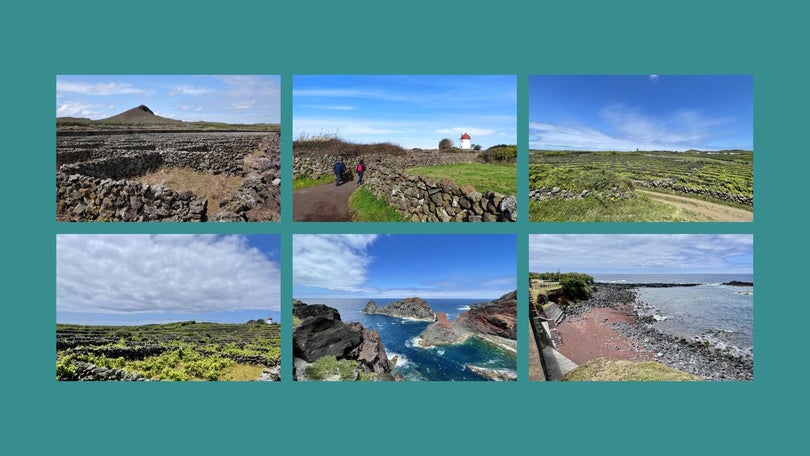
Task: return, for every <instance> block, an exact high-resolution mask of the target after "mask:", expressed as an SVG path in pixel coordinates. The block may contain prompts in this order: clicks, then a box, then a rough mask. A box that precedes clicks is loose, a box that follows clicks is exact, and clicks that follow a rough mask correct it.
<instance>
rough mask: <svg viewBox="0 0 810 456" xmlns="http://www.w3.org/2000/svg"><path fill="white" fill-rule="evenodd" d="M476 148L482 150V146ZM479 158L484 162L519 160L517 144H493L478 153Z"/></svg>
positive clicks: (512, 161) (511, 161)
mask: <svg viewBox="0 0 810 456" xmlns="http://www.w3.org/2000/svg"><path fill="white" fill-rule="evenodd" d="M475 150H480V146H479V148H478V149H475ZM478 159H479V160H481V161H483V162H484V163H515V162H516V161H517V146H508V145H506V144H499V145H497V146H492V147H490V148H489V149H487V150H485V151H484V152H481V153H480V154H478Z"/></svg>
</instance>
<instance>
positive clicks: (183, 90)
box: [169, 85, 213, 96]
mask: <svg viewBox="0 0 810 456" xmlns="http://www.w3.org/2000/svg"><path fill="white" fill-rule="evenodd" d="M210 92H213V90H212V89H206V88H203V87H194V86H189V85H182V86H179V87H175V88H174V89H172V90H170V91H169V95H170V96H175V95H191V96H196V95H203V94H206V93H210Z"/></svg>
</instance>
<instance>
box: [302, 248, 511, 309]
mask: <svg viewBox="0 0 810 456" xmlns="http://www.w3.org/2000/svg"><path fill="white" fill-rule="evenodd" d="M516 270H517V259H516V239H515V236H514V235H495V234H487V235H462V234H454V235H431V234H422V235H403V234H399V235H394V234H391V235H376V234H355V235H351V234H348V235H339V234H329V235H320V234H295V235H293V296H294V297H295V298H297V299H305V298H316V297H332V298H365V297H368V298H406V297H411V296H417V297H420V298H425V299H428V298H431V299H439V298H457V299H461V298H475V299H495V298H498V297H500V296H502V295H503V294H505V293H508V292H510V291H512V290H515V289H516V283H517V282H516Z"/></svg>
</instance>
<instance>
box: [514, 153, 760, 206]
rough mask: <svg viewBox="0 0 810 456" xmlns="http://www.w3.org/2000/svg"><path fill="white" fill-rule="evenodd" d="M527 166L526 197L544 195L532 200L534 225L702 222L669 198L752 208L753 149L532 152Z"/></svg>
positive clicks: (530, 204)
mask: <svg viewBox="0 0 810 456" xmlns="http://www.w3.org/2000/svg"><path fill="white" fill-rule="evenodd" d="M529 162H530V165H529V190H530V192H532V191H533V190H538V191H540V190H541V189H545V190H544V191H545V192H546V193H547V197H545V198H544V199H542V200H538V199H532V200H530V203H529V217H530V220H532V221H597V222H599V221H706V219H705V217H706V215H705V214H702V213H701V212H700V211H698V210H690V209H689V208H688V207H679V206H678V205H674V204H671V203H672V201H673V199H672V198H670V199H667V195H677V196H682V197H687V198H689V199H696V200H702V201H708V202H710V203H714V204H718V205H723V206H729V207H732V208H736V209H742V210H745V211H749V212H750V211H751V210H752V205H751V204H752V203H751V202H752V199H753V152H752V151H745V150H726V151H719V152H702V151H697V150H690V151H686V152H668V151H637V152H617V151H607V152H584V151H541V150H533V151H531V154H530V160H529ZM552 189H554V190H553V193H552V195H551V197H548V192H549V191H551V190H552ZM651 192H652V193H651ZM565 195H567V196H568V197H565Z"/></svg>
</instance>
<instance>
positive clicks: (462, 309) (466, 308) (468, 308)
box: [456, 306, 470, 311]
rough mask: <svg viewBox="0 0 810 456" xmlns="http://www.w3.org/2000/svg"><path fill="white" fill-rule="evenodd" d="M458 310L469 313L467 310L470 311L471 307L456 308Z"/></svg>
mask: <svg viewBox="0 0 810 456" xmlns="http://www.w3.org/2000/svg"><path fill="white" fill-rule="evenodd" d="M456 310H461V311H467V310H470V306H461V307H458V308H456Z"/></svg>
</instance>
